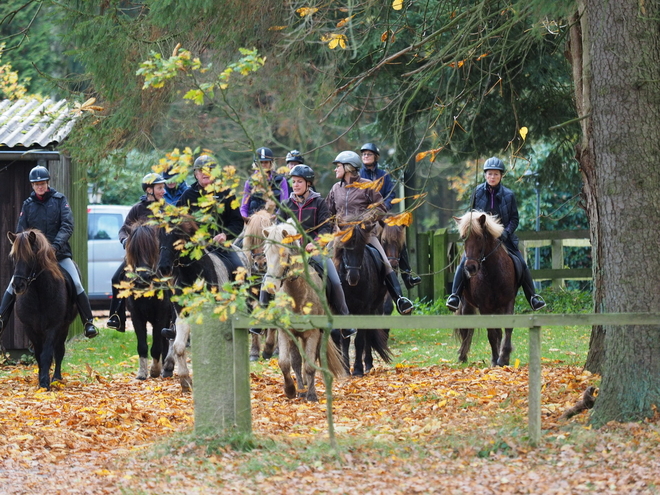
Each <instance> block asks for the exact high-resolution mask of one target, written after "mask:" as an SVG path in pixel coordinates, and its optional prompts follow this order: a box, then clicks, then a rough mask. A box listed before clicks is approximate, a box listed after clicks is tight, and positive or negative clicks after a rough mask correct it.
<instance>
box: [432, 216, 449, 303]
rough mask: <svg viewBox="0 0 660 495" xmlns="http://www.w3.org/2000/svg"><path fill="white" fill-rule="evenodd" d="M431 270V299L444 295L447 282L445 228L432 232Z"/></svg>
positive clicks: (440, 297)
mask: <svg viewBox="0 0 660 495" xmlns="http://www.w3.org/2000/svg"><path fill="white" fill-rule="evenodd" d="M431 249H432V255H431V271H432V272H433V300H437V299H442V298H444V296H445V286H446V283H447V273H446V271H445V268H446V267H447V229H438V230H436V231H435V233H434V234H433V241H432V247H431Z"/></svg>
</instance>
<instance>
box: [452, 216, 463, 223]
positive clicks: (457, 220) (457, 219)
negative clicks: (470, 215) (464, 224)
mask: <svg viewBox="0 0 660 495" xmlns="http://www.w3.org/2000/svg"><path fill="white" fill-rule="evenodd" d="M452 218H453V219H454V220H456V223H458V222H460V221H461V217H452Z"/></svg>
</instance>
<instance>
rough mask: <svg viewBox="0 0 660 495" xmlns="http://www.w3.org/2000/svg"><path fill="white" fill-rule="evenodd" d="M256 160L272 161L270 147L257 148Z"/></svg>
mask: <svg viewBox="0 0 660 495" xmlns="http://www.w3.org/2000/svg"><path fill="white" fill-rule="evenodd" d="M255 161H257V162H272V161H273V152H272V151H271V149H270V148H265V147H263V146H262V147H261V148H257V156H256V157H255Z"/></svg>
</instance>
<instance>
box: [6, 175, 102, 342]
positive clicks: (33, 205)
mask: <svg viewBox="0 0 660 495" xmlns="http://www.w3.org/2000/svg"><path fill="white" fill-rule="evenodd" d="M29 181H30V184H31V185H32V193H30V196H29V197H28V198H27V199H26V200H25V201H24V202H23V206H22V208H21V213H20V215H19V217H18V226H17V227H16V232H18V233H20V232H23V231H25V230H27V229H39V230H40V231H41V232H42V233H43V234H44V235H45V236H46V238H47V239H48V242H49V243H50V245H51V246H52V247H53V249H54V250H55V256H56V257H57V262H58V263H59V264H60V266H61V267H62V269H63V270H65V271H66V272H67V273H68V274H69V275H70V276H71V279H72V280H73V284H74V286H75V289H76V294H77V297H76V305H77V306H78V313H79V314H80V319H81V320H82V322H83V326H84V329H85V337H87V338H88V339H91V338H94V337H96V336H97V335H98V334H99V332H98V330H97V329H96V327H95V326H94V316H93V315H92V307H91V305H90V303H89V298H88V297H87V294H86V293H85V288H84V287H83V285H82V282H81V281H80V274H79V272H78V267H77V266H76V264H75V263H74V262H73V259H71V258H72V253H71V245H70V244H69V239H70V238H71V235H72V234H73V213H72V212H71V207H70V206H69V200H68V199H67V198H66V196H65V195H64V194H62V193H60V192H57V191H56V190H55V189H53V188H51V187H50V186H49V182H50V172H49V171H48V169H47V168H46V167H43V166H41V165H37V166H36V167H34V168H33V169H32V170H30V175H29ZM15 302H16V294H14V290H13V289H12V282H11V281H10V282H9V287H7V290H6V291H5V293H4V295H3V297H2V302H1V303H0V332H2V330H4V328H5V327H6V325H7V322H8V321H9V317H10V316H11V313H12V311H13V309H14V303H15ZM39 310H40V309H39V308H35V311H39Z"/></svg>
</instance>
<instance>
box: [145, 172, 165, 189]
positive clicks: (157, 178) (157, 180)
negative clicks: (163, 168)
mask: <svg viewBox="0 0 660 495" xmlns="http://www.w3.org/2000/svg"><path fill="white" fill-rule="evenodd" d="M166 182H167V181H166V180H165V179H163V176H162V175H160V174H157V173H155V172H151V173H149V174H147V175H145V176H144V177H143V178H142V190H143V191H144V192H147V187H153V186H155V185H156V184H165V183H166Z"/></svg>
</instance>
